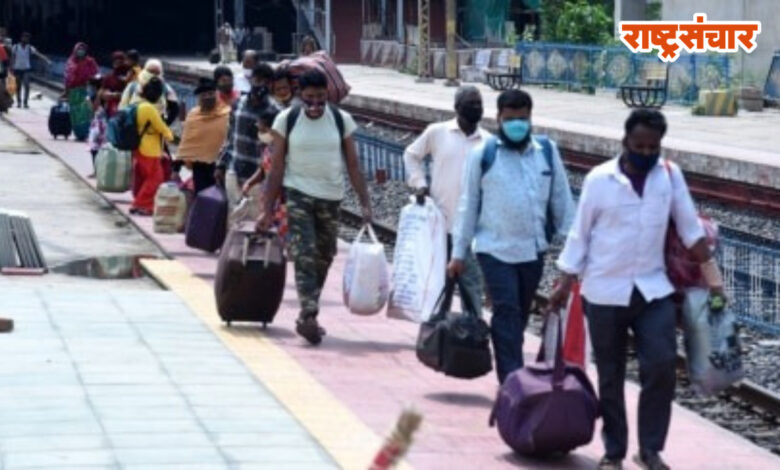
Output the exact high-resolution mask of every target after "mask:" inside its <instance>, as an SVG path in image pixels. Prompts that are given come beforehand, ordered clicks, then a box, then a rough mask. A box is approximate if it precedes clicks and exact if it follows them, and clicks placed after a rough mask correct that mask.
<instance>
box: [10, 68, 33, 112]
mask: <svg viewBox="0 0 780 470" xmlns="http://www.w3.org/2000/svg"><path fill="white" fill-rule="evenodd" d="M14 73H15V74H16V104H17V106H21V105H22V103H24V105H25V106H26V105H27V101H28V100H29V99H30V74H31V73H32V71H31V70H16V71H14ZM22 89H24V90H22ZM22 91H24V101H22Z"/></svg>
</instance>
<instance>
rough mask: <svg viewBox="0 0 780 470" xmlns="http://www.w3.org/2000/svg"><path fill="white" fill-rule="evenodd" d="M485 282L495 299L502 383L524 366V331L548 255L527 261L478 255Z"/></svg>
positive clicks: (495, 340)
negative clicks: (515, 261)
mask: <svg viewBox="0 0 780 470" xmlns="http://www.w3.org/2000/svg"><path fill="white" fill-rule="evenodd" d="M477 257H478V259H479V264H480V265H481V266H482V275H483V276H484V277H485V285H486V287H487V289H488V292H490V296H491V297H492V299H493V317H492V318H491V320H490V336H491V338H492V340H493V353H494V354H495V358H496V372H497V373H498V382H499V383H503V382H504V379H505V378H506V376H507V375H509V374H511V373H512V372H514V371H515V370H517V369H520V368H521V367H523V334H524V333H525V326H526V324H527V323H528V314H529V310H530V309H531V302H532V301H533V299H534V294H535V293H536V289H538V288H539V282H541V280H542V269H543V268H544V256H543V255H542V254H540V255H539V257H538V258H537V259H536V260H535V261H529V262H527V263H514V264H512V263H504V262H503V261H500V260H498V259H496V258H494V257H492V256H490V255H488V254H484V253H480V254H478V255H477Z"/></svg>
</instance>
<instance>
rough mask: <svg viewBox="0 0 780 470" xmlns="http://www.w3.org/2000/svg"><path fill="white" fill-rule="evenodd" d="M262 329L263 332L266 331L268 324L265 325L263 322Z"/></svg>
mask: <svg viewBox="0 0 780 470" xmlns="http://www.w3.org/2000/svg"><path fill="white" fill-rule="evenodd" d="M263 329H264V330H267V329H268V323H266V322H263Z"/></svg>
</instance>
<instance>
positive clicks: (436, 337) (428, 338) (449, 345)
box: [417, 279, 493, 379]
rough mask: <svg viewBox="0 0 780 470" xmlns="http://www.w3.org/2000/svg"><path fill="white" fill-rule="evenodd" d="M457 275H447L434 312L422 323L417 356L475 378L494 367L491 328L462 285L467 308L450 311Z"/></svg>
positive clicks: (459, 375) (445, 370)
mask: <svg viewBox="0 0 780 470" xmlns="http://www.w3.org/2000/svg"><path fill="white" fill-rule="evenodd" d="M456 285H458V286H460V282H458V281H457V280H456V279H447V282H446V284H445V286H444V290H443V291H442V293H441V295H440V296H439V300H438V301H437V302H436V308H435V309H434V314H433V316H431V318H430V319H428V321H426V322H424V323H423V324H422V325H420V333H419V334H418V336H417V359H419V360H420V362H422V363H423V364H425V365H426V366H428V367H430V368H431V369H433V370H435V371H438V372H442V373H444V374H445V375H448V376H450V377H457V378H460V379H473V378H476V377H481V376H483V375H485V374H487V373H488V372H490V371H491V370H492V369H493V365H492V361H491V357H490V328H489V327H488V325H487V323H485V320H483V319H482V318H481V315H480V312H477V311H476V310H475V309H474V303H473V302H472V301H471V299H469V298H468V295H467V293H466V291H465V289H463V288H462V287H461V288H460V293H461V296H462V297H463V304H464V306H465V307H466V311H465V312H463V313H454V312H449V311H448V310H449V307H450V306H451V305H452V297H453V294H454V293H455V286H456Z"/></svg>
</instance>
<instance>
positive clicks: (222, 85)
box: [214, 65, 240, 106]
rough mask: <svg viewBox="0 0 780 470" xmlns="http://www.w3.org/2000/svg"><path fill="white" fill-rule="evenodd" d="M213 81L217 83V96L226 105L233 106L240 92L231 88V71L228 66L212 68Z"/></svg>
mask: <svg viewBox="0 0 780 470" xmlns="http://www.w3.org/2000/svg"><path fill="white" fill-rule="evenodd" d="M214 82H215V83H216V84H217V91H218V92H219V93H218V94H217V97H218V98H219V101H221V102H222V103H223V104H225V105H227V106H233V103H235V102H236V101H238V98H239V96H240V94H239V93H238V91H236V90H234V89H233V71H232V70H230V67H228V66H225V65H220V66H219V67H217V68H215V69H214Z"/></svg>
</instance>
